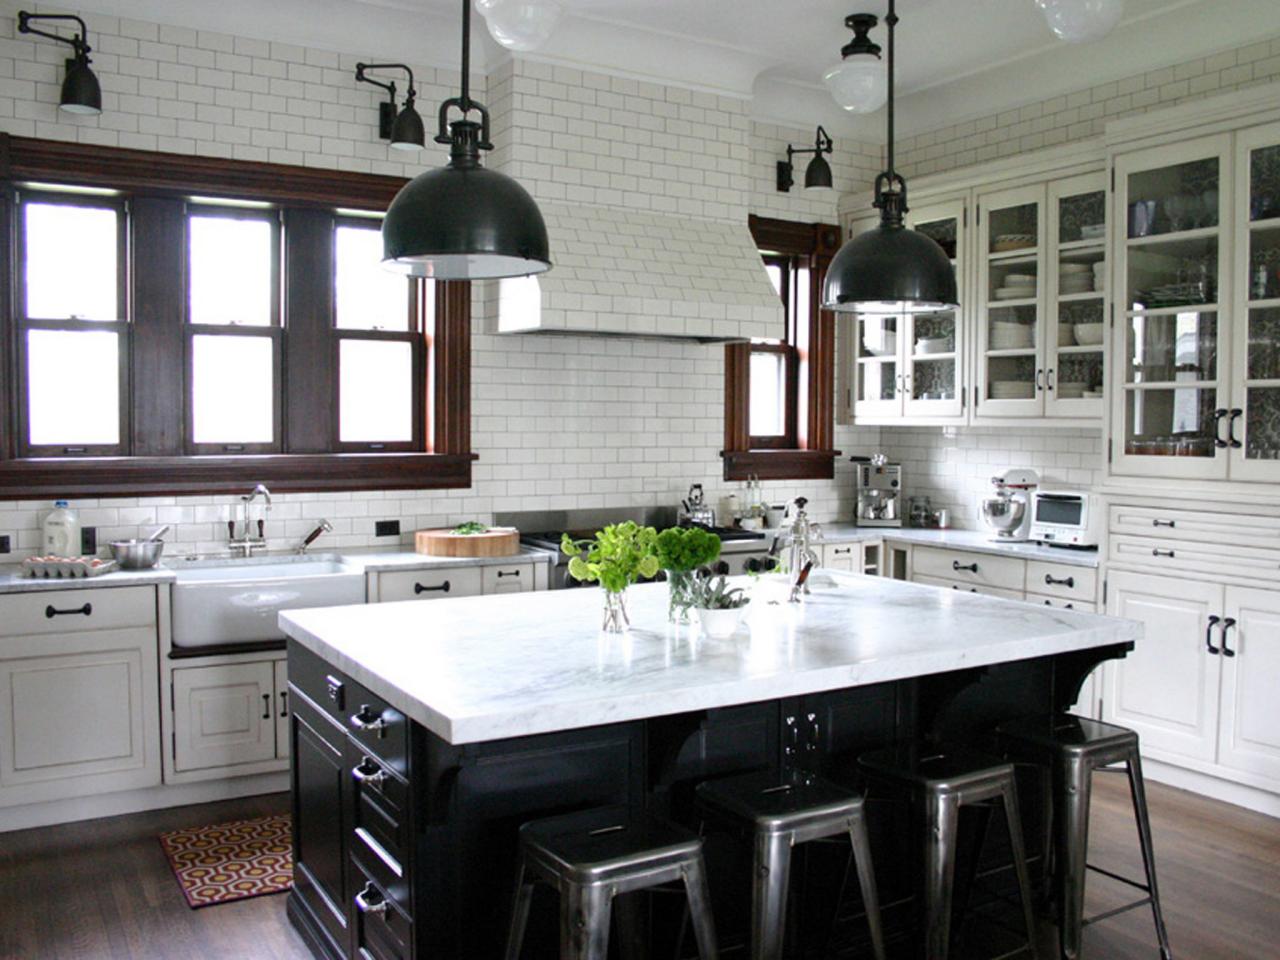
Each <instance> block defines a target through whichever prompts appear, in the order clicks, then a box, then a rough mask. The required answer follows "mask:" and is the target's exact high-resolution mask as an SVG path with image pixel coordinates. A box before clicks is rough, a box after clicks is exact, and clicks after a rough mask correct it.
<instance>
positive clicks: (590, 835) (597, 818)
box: [520, 807, 702, 883]
mask: <svg viewBox="0 0 1280 960" xmlns="http://www.w3.org/2000/svg"><path fill="white" fill-rule="evenodd" d="M520 842H521V844H522V845H523V847H524V850H525V853H526V855H529V856H531V857H532V858H533V859H535V860H536V861H538V862H539V865H540V866H541V867H542V868H543V869H545V870H547V871H548V872H550V873H554V874H555V875H556V876H557V877H560V878H564V879H568V880H571V881H573V882H575V883H606V882H609V881H611V880H614V879H619V878H625V877H626V876H628V875H630V874H632V873H634V872H635V870H636V868H637V867H638V866H640V865H641V864H643V865H645V866H646V867H647V868H648V869H651V870H656V869H662V868H664V867H668V866H678V865H679V864H680V863H683V862H687V861H688V860H689V859H690V858H691V857H696V856H699V853H700V850H701V848H702V842H701V841H700V840H699V839H698V836H697V835H696V834H694V833H692V832H690V831H688V830H685V829H684V828H682V827H678V826H676V825H675V824H673V823H668V822H667V821H665V820H659V819H658V818H657V817H653V816H650V815H648V814H643V813H640V814H636V813H632V812H631V811H628V810H627V808H626V807H601V808H595V809H592V810H584V811H581V812H578V813H569V814H564V815H562V816H558V817H548V818H546V819H545V820H535V821H533V822H531V823H526V824H524V825H523V826H521V827H520Z"/></svg>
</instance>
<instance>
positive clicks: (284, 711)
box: [280, 690, 289, 717]
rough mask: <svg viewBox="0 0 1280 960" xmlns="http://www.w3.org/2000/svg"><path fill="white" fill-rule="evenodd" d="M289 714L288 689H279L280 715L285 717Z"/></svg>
mask: <svg viewBox="0 0 1280 960" xmlns="http://www.w3.org/2000/svg"><path fill="white" fill-rule="evenodd" d="M288 715H289V691H288V690H281V691H280V716H282V717H287V716H288Z"/></svg>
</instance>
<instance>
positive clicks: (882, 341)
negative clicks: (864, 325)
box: [862, 330, 898, 357]
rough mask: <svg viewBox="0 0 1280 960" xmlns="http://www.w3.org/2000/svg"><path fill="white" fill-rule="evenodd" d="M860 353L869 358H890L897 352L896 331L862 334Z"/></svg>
mask: <svg viewBox="0 0 1280 960" xmlns="http://www.w3.org/2000/svg"><path fill="white" fill-rule="evenodd" d="M862 352H863V353H865V354H867V355H868V356H871V357H892V356H893V355H894V354H895V353H897V352H898V332H897V331H896V330H881V331H879V332H873V331H866V332H864V333H863V334H862Z"/></svg>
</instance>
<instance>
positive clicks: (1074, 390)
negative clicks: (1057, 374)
mask: <svg viewBox="0 0 1280 960" xmlns="http://www.w3.org/2000/svg"><path fill="white" fill-rule="evenodd" d="M1087 386H1088V384H1087V383H1085V382H1084V381H1083V380H1063V381H1060V382H1059V383H1058V386H1057V391H1058V399H1060V400H1079V399H1080V398H1081V397H1083V396H1084V390H1085V387H1087Z"/></svg>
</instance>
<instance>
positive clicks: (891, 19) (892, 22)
mask: <svg viewBox="0 0 1280 960" xmlns="http://www.w3.org/2000/svg"><path fill="white" fill-rule="evenodd" d="M884 22H885V25H886V26H888V28H889V113H888V126H889V145H888V151H887V156H886V160H887V161H888V166H889V189H890V190H892V189H893V185H894V181H896V180H897V179H898V177H897V173H896V172H895V171H894V169H893V28H894V27H895V26H897V24H898V14H897V13H895V12H894V0H889V13H888V16H886V17H885V18H884Z"/></svg>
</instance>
